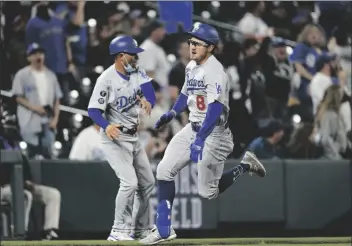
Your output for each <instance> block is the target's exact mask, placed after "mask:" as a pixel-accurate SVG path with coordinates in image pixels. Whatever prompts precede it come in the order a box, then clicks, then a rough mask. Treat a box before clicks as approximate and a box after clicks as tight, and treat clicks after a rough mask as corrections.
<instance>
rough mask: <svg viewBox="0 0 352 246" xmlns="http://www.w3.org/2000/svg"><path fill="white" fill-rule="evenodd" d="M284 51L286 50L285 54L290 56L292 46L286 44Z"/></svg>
mask: <svg viewBox="0 0 352 246" xmlns="http://www.w3.org/2000/svg"><path fill="white" fill-rule="evenodd" d="M286 52H287V54H288V55H289V56H290V55H291V54H292V52H293V49H292V47H290V46H286Z"/></svg>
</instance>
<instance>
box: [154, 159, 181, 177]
mask: <svg viewBox="0 0 352 246" xmlns="http://www.w3.org/2000/svg"><path fill="white" fill-rule="evenodd" d="M175 176H176V173H174V172H173V171H172V169H170V168H169V167H168V166H167V165H165V164H163V162H160V163H159V165H158V167H157V169H156V179H157V180H164V181H173V180H175Z"/></svg>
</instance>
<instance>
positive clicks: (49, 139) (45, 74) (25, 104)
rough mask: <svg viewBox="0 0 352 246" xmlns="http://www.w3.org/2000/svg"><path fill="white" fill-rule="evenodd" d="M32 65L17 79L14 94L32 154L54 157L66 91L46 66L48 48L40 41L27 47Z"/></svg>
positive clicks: (30, 154)
mask: <svg viewBox="0 0 352 246" xmlns="http://www.w3.org/2000/svg"><path fill="white" fill-rule="evenodd" d="M27 58H28V61H29V63H30V64H29V65H28V66H26V67H24V68H22V69H20V70H19V71H18V72H17V73H16V75H15V78H14V80H13V84H12V93H13V95H14V97H15V98H16V102H17V117H18V124H19V127H20V131H21V136H22V138H23V141H25V142H26V143H27V144H28V152H29V153H28V154H29V157H30V158H32V157H34V156H40V155H41V156H43V157H45V158H48V159H50V158H51V157H52V146H53V144H54V141H55V135H56V128H57V124H58V121H59V114H60V108H59V106H60V99H61V98H62V92H61V89H60V85H59V82H58V80H57V77H56V75H55V74H54V73H53V72H52V71H51V70H50V69H49V68H47V67H46V66H45V65H44V61H45V51H44V49H43V48H42V47H40V46H39V45H38V44H37V43H32V44H30V45H29V46H28V48H27Z"/></svg>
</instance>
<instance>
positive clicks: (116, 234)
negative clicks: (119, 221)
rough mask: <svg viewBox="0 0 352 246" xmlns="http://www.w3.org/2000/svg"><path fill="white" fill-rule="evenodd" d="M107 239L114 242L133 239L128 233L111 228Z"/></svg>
mask: <svg viewBox="0 0 352 246" xmlns="http://www.w3.org/2000/svg"><path fill="white" fill-rule="evenodd" d="M107 240H108V241H111V242H116V241H133V240H134V239H133V238H132V237H130V235H128V233H125V232H120V231H115V230H111V232H110V235H109V237H108V239H107Z"/></svg>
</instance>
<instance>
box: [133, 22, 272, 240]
mask: <svg viewBox="0 0 352 246" xmlns="http://www.w3.org/2000/svg"><path fill="white" fill-rule="evenodd" d="M189 34H190V37H191V38H190V39H189V45H190V56H191V61H190V62H189V64H188V65H187V67H186V79H185V83H184V85H183V88H182V91H181V93H180V95H179V97H178V100H177V101H176V103H175V104H174V106H173V108H172V110H171V111H169V112H167V113H165V114H164V115H162V116H161V117H160V119H159V120H158V121H157V122H156V125H155V127H156V128H157V129H158V128H160V127H162V126H163V125H165V124H167V123H169V122H170V121H171V120H172V119H173V118H175V116H176V115H178V114H179V113H181V112H182V111H184V110H185V109H186V108H187V107H188V109H189V111H190V116H189V120H190V123H189V124H187V125H186V126H185V127H184V128H183V129H182V130H181V131H180V132H178V133H177V134H176V135H175V136H174V137H173V139H172V140H171V142H170V143H169V145H168V147H167V149H166V151H165V155H164V157H163V159H162V160H161V162H160V163H159V165H158V168H157V180H158V199H159V204H158V207H157V217H156V228H153V229H152V232H151V233H150V234H149V235H148V236H147V237H145V238H144V239H142V240H141V241H140V242H141V243H143V244H155V243H158V242H161V241H165V240H171V239H174V238H176V233H175V231H174V230H173V228H172V227H171V208H172V203H173V199H174V197H175V183H174V178H175V176H176V174H177V173H178V172H179V171H180V170H181V169H182V168H184V167H185V166H186V165H188V164H190V163H191V162H194V163H197V167H198V192H199V195H200V196H202V197H204V198H208V199H214V198H216V197H217V196H218V195H219V194H220V193H222V192H224V191H225V190H226V189H227V188H229V187H230V186H231V185H232V184H233V183H234V182H235V181H236V180H237V179H238V178H239V177H240V176H241V175H242V174H243V173H245V172H250V173H255V174H257V175H258V176H260V177H264V176H265V174H266V170H265V168H264V166H263V165H262V164H261V163H260V161H259V160H258V159H257V158H256V157H255V155H254V154H253V153H251V152H246V153H245V155H244V157H243V159H242V161H241V163H240V164H239V165H238V166H237V167H235V168H234V169H232V170H229V171H227V172H225V173H223V168H224V163H225V160H226V158H227V156H228V155H229V154H230V153H231V152H232V148H233V145H234V144H233V141H232V133H231V131H230V130H229V128H228V121H227V119H228V115H229V106H228V100H229V84H228V78H227V75H226V73H225V72H224V68H223V66H222V65H221V63H220V62H219V61H218V60H217V59H216V58H215V57H214V56H213V52H214V48H215V46H216V45H217V43H218V42H219V35H218V33H217V31H216V30H215V28H213V27H212V26H210V25H207V24H202V23H197V24H196V25H195V26H194V29H193V30H192V31H191V32H189Z"/></svg>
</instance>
